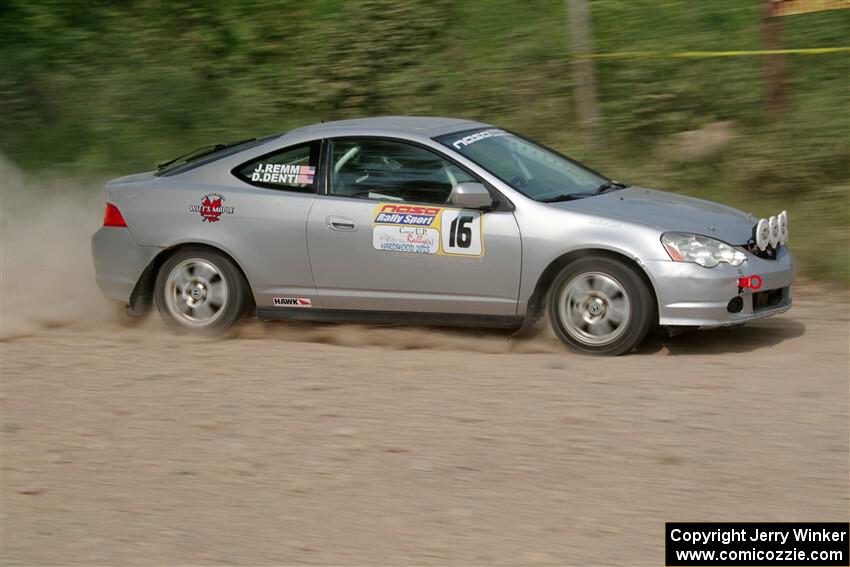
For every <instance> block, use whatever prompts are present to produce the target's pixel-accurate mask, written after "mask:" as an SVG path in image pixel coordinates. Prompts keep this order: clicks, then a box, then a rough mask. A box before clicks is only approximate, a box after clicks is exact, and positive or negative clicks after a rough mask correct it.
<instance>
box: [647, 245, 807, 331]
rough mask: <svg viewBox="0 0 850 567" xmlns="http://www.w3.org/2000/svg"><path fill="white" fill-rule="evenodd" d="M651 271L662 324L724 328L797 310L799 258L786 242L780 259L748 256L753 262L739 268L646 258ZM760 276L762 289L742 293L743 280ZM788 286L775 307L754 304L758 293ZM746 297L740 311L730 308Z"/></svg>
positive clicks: (750, 261)
mask: <svg viewBox="0 0 850 567" xmlns="http://www.w3.org/2000/svg"><path fill="white" fill-rule="evenodd" d="M645 267H646V270H647V272H648V274H649V277H650V279H652V283H653V285H654V286H655V292H656V296H657V297H658V322H659V324H661V325H664V326H688V327H719V326H723V325H736V324H740V323H744V322H746V321H752V320H754V319H760V318H762V317H769V316H771V315H777V314H779V313H784V312H785V311H788V309H790V308H791V284H792V283H793V281H794V274H795V269H794V258H793V257H792V256H791V253H790V252H789V251H788V249H787V248H786V247H785V246H783V247H781V248H780V249H779V251H778V253H777V256H776V259H775V260H765V259H762V258H759V257H757V256H754V255H752V254H747V261H746V262H744V263H743V264H741V265H740V266H738V267H737V268H733V267H732V266H730V265H728V264H720V265H719V266H716V267H714V268H703V267H702V266H698V265H697V264H693V263H688V262H673V261H672V260H670V261H665V260H653V261H647V262H645ZM752 275H758V276H760V277H761V279H762V286H761V288H759V289H758V290H752V289H744V290H743V291H742V292H741V293H740V294H739V292H738V279H739V278H741V277H748V276H752ZM778 289H782V290H783V293H782V298H781V300H780V301H778V302H777V303H776V304H773V305H771V306H770V307H763V308H759V307H756V308H754V306H753V295H754V294H755V293H762V292H767V291H771V290H778ZM738 295H740V296H741V299H742V300H743V308H742V309H741V310H740V311H739V312H737V313H730V312H729V310H728V309H727V306H728V305H729V301H730V300H731V299H733V298H734V297H736V296H738Z"/></svg>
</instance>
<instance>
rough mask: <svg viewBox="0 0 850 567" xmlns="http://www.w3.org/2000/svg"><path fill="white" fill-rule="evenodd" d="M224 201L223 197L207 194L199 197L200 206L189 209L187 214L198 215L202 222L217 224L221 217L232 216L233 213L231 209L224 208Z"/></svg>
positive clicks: (216, 194)
mask: <svg viewBox="0 0 850 567" xmlns="http://www.w3.org/2000/svg"><path fill="white" fill-rule="evenodd" d="M225 200H226V199H225V198H224V196H222V195H219V194H218V193H207V194H206V195H204V196H203V197H201V204H200V205H192V206H191V207H189V212H190V213H198V214H200V215H201V221H202V222H218V221H220V220H221V215H232V214H233V211H234V208H233V207H225V206H224V204H223V203H224V201H225Z"/></svg>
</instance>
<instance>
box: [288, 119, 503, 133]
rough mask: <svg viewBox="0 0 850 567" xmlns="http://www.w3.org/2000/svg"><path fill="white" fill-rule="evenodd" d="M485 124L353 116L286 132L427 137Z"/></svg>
mask: <svg viewBox="0 0 850 567" xmlns="http://www.w3.org/2000/svg"><path fill="white" fill-rule="evenodd" d="M483 126H486V124H482V123H480V122H476V121H474V120H465V119H462V118H439V117H430V116H375V117H372V118H354V119H352V120H335V121H333V122H322V123H320V124H313V125H311V126H304V127H301V128H296V129H295V130H291V131H289V132H287V133H288V134H293V133H296V132H297V133H299V134H310V133H314V132H315V133H317V134H318V133H320V132H321V131H323V130H331V129H333V130H338V129H349V128H350V129H356V130H363V129H367V130H383V131H387V132H406V133H414V132H415V133H417V134H423V135H426V136H429V137H433V136H439V135H440V134H448V133H450V132H457V131H459V130H469V129H472V128H478V127H483Z"/></svg>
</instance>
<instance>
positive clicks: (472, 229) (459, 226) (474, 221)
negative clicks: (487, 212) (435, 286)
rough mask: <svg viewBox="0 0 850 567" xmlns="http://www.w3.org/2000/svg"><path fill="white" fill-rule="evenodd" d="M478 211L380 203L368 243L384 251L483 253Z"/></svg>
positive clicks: (447, 253)
mask: <svg viewBox="0 0 850 567" xmlns="http://www.w3.org/2000/svg"><path fill="white" fill-rule="evenodd" d="M483 220H484V219H483V217H482V216H481V212H480V211H469V210H463V209H446V208H443V207H429V206H423V205H402V204H395V203H392V204H390V203H383V204H380V205H378V206H377V207H376V209H375V216H374V220H373V221H372V246H373V247H374V248H375V249H376V250H382V251H388V252H408V253H413V254H437V255H439V256H465V257H480V256H483V255H484V236H483V235H484V230H483Z"/></svg>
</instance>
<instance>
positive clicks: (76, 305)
mask: <svg viewBox="0 0 850 567" xmlns="http://www.w3.org/2000/svg"><path fill="white" fill-rule="evenodd" d="M102 186H103V184H102V183H100V184H94V183H93V184H83V183H80V182H75V181H71V180H68V179H61V178H59V177H56V176H53V177H40V176H37V175H29V174H25V173H24V172H22V171H21V170H20V169H19V168H17V167H16V166H15V165H14V164H12V163H11V162H10V161H9V160H8V159H7V158H5V157H4V156H0V340H7V339H12V338H16V337H21V336H28V335H32V334H37V333H39V332H41V331H45V330H49V329H55V328H60V327H69V326H71V327H74V328H89V329H90V328H93V327H95V326H97V325H103V324H110V323H111V324H117V323H118V322H119V321H120V319H118V315H119V314H120V313H121V309H120V306H119V305H116V304H114V303H113V302H111V301H108V300H107V299H106V298H104V297H103V296H102V295H101V294H100V291H99V290H98V288H97V284H96V283H95V280H94V267H93V264H92V258H91V248H90V245H89V240H90V238H91V235H92V234H93V233H94V231H95V230H97V227H98V226H99V224H100V221H101V219H102V217H103V204H104V201H105V198H104V194H103V190H102Z"/></svg>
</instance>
